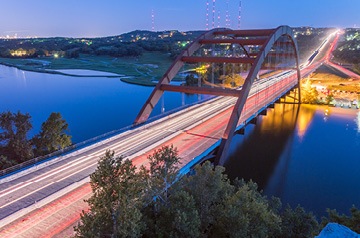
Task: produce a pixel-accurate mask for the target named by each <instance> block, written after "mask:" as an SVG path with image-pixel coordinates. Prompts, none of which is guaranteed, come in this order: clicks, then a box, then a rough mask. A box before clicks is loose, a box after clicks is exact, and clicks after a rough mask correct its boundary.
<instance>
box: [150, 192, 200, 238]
mask: <svg viewBox="0 0 360 238" xmlns="http://www.w3.org/2000/svg"><path fill="white" fill-rule="evenodd" d="M157 202H158V203H159V201H157ZM148 210H149V209H148ZM152 211H153V210H152ZM148 214H149V213H148ZM150 214H151V216H150V217H148V218H147V221H148V222H147V224H148V229H147V230H148V231H147V233H145V236H146V237H199V236H200V223H201V222H200V218H199V214H198V212H197V208H196V205H195V201H194V198H193V197H192V196H191V195H190V194H189V193H188V192H186V191H184V190H175V191H171V195H170V196H169V203H168V204H167V205H166V204H165V203H159V205H158V211H157V212H156V213H154V212H152V213H150ZM149 228H150V229H151V232H149V231H150V229H149Z"/></svg>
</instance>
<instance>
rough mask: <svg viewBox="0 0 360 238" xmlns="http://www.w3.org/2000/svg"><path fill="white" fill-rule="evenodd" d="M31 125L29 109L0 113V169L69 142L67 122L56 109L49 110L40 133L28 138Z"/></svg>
mask: <svg viewBox="0 0 360 238" xmlns="http://www.w3.org/2000/svg"><path fill="white" fill-rule="evenodd" d="M31 129H32V124H31V116H30V115H29V113H26V114H22V113H21V112H17V113H12V112H9V111H7V112H2V113H0V169H5V168H8V167H10V166H13V165H16V164H18V163H22V162H24V161H27V160H29V159H31V158H33V157H34V156H40V155H45V154H48V153H51V152H54V151H56V150H59V149H63V148H64V147H66V146H69V145H71V136H69V135H67V134H66V131H67V130H68V124H67V123H66V121H65V120H64V119H63V118H62V116H61V114H60V113H51V115H50V116H49V118H48V119H47V120H46V121H45V122H44V123H43V124H42V126H41V131H40V133H39V134H38V135H35V136H34V137H33V138H32V139H29V138H28V133H29V131H30V130H31Z"/></svg>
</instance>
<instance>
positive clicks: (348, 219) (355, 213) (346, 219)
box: [322, 206, 360, 234]
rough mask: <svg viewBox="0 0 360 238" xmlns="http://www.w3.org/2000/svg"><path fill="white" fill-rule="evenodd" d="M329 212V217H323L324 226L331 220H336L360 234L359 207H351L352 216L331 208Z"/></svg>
mask: <svg viewBox="0 0 360 238" xmlns="http://www.w3.org/2000/svg"><path fill="white" fill-rule="evenodd" d="M327 213H328V217H323V218H322V226H325V225H326V224H327V223H329V222H336V223H339V224H341V225H344V226H346V227H348V228H350V229H351V230H353V231H355V232H356V233H359V234H360V210H359V209H358V208H357V207H355V206H352V207H351V208H350V216H347V215H345V214H342V215H340V214H339V213H338V212H337V211H336V210H331V209H327Z"/></svg>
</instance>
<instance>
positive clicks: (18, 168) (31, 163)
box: [0, 96, 214, 179]
mask: <svg viewBox="0 0 360 238" xmlns="http://www.w3.org/2000/svg"><path fill="white" fill-rule="evenodd" d="M213 98H214V96H209V97H207V98H205V99H202V100H199V101H196V102H194V103H190V104H186V105H184V106H181V107H178V108H175V109H172V110H169V111H167V112H165V113H162V114H159V115H156V116H153V117H151V118H149V120H148V121H147V122H146V123H144V124H143V125H145V124H148V123H151V122H154V121H156V120H159V119H161V118H163V117H166V116H169V115H170V114H173V113H175V112H179V111H181V110H184V109H186V108H188V107H191V106H193V105H196V104H200V103H204V102H206V101H209V100H211V99H213ZM140 126H142V125H138V126H133V125H130V126H126V127H123V128H120V129H116V130H113V131H110V132H107V133H104V134H101V135H99V136H96V137H93V138H90V139H88V140H85V141H82V142H79V143H76V144H73V145H71V146H68V147H66V148H64V149H61V150H57V151H55V152H53V153H50V154H47V155H44V156H39V157H36V158H33V159H30V160H27V161H25V162H22V163H20V164H17V165H14V166H11V167H9V168H6V169H2V170H0V179H2V178H4V177H6V176H9V175H11V174H15V173H17V172H20V171H22V170H25V169H27V168H30V167H33V166H37V165H39V164H41V163H44V162H47V161H50V160H52V159H54V158H56V157H59V156H65V155H67V154H70V153H72V152H74V151H76V150H78V149H81V148H84V147H86V146H90V145H93V144H95V143H97V142H99V141H101V140H105V139H108V138H110V137H113V136H116V135H119V134H120V133H122V132H125V131H128V130H130V129H135V128H138V127H140Z"/></svg>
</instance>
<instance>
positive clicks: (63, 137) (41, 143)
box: [32, 112, 71, 155]
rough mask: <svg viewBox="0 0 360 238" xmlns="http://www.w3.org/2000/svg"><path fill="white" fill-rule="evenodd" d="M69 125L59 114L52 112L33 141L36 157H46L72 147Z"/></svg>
mask: <svg viewBox="0 0 360 238" xmlns="http://www.w3.org/2000/svg"><path fill="white" fill-rule="evenodd" d="M68 127H69V125H68V124H67V122H66V121H65V120H64V119H63V118H62V116H61V114H60V113H59V112H52V113H51V114H50V116H49V118H48V119H47V120H46V121H45V122H44V123H43V124H42V125H41V131H40V133H39V134H37V135H36V136H34V138H33V139H32V141H33V144H34V146H35V154H36V155H45V154H49V153H51V152H54V151H57V150H60V149H63V148H65V147H67V146H69V145H71V136H69V135H67V134H66V131H68Z"/></svg>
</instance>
